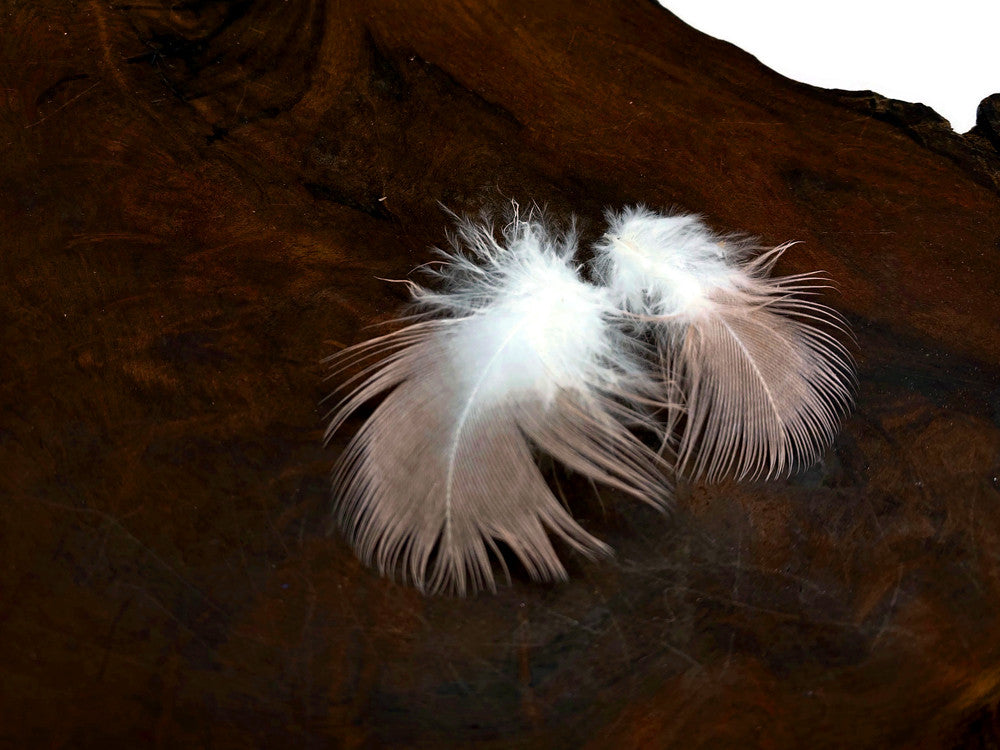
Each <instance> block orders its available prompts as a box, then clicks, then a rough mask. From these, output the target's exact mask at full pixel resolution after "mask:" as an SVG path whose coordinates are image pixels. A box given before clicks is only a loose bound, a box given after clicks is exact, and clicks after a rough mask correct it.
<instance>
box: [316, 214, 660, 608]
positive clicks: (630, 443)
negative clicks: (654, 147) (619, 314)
mask: <svg viewBox="0 0 1000 750" xmlns="http://www.w3.org/2000/svg"><path fill="white" fill-rule="evenodd" d="M452 244H453V248H452V251H451V252H448V253H443V255H444V261H443V262H442V263H441V264H440V265H438V266H437V267H436V270H434V271H432V273H434V274H435V275H436V276H438V277H439V280H440V282H441V284H442V285H443V289H442V290H441V291H436V292H435V291H430V290H428V289H425V288H423V287H420V286H418V285H416V284H412V283H411V290H412V291H413V294H414V297H415V299H416V301H417V303H418V306H419V309H420V311H421V313H422V316H421V317H419V318H418V320H417V322H414V323H412V324H411V325H409V326H407V327H406V328H403V329H402V330H400V331H397V332H395V333H390V334H388V335H385V336H382V337H380V338H377V339H374V340H372V341H368V342H365V343H362V344H358V345H356V346H354V347H351V348H350V349H347V350H345V351H344V352H341V353H340V354H338V355H336V356H335V357H334V358H333V359H334V366H335V367H336V368H337V369H338V370H343V369H344V368H358V367H360V371H359V372H358V373H357V374H356V375H355V376H354V378H353V379H352V380H350V381H348V386H347V387H349V388H351V390H350V391H349V393H348V394H347V395H346V397H345V398H344V399H343V400H342V401H341V402H340V403H339V404H338V405H337V406H336V407H335V409H334V412H333V414H332V419H331V422H330V425H329V428H328V431H327V435H328V437H329V436H330V435H332V434H333V432H334V431H335V430H337V429H338V428H339V427H340V426H341V425H342V424H343V423H344V421H345V420H346V419H347V418H348V416H349V415H350V414H352V413H353V412H354V411H356V410H357V409H358V408H359V407H361V406H362V405H363V404H365V403H366V402H368V401H370V400H372V399H376V398H381V399H382V400H381V402H380V403H379V404H378V406H377V407H376V408H375V410H374V412H373V413H372V415H371V416H370V417H369V418H368V420H367V421H366V422H365V423H364V424H363V425H362V426H361V428H360V429H359V431H358V432H357V433H356V434H355V435H354V437H353V438H352V439H351V441H350V443H349V444H348V446H347V448H346V449H345V451H344V453H343V454H342V456H341V458H340V460H339V463H338V466H337V467H336V469H335V471H334V481H333V486H334V495H335V498H336V507H337V517H338V519H339V522H340V524H341V526H342V528H343V530H344V532H345V534H346V536H347V538H348V539H349V540H350V541H351V542H352V544H353V546H354V547H355V549H356V551H357V553H358V555H359V557H361V559H362V560H364V561H365V562H367V563H369V564H374V565H375V566H376V567H377V568H378V569H379V570H380V571H381V572H383V573H386V572H389V573H391V572H399V573H401V575H402V576H403V578H404V579H408V580H410V581H412V582H413V583H415V584H416V585H417V586H418V587H419V588H420V589H422V590H424V591H431V592H436V591H441V590H452V591H454V592H456V593H458V594H465V593H467V592H470V591H475V590H477V589H479V588H483V587H487V588H491V589H492V588H493V587H494V586H495V584H494V580H493V574H492V564H491V557H492V558H494V559H496V560H497V561H498V562H499V563H500V564H501V565H503V559H502V557H501V555H500V554H499V547H498V542H500V543H503V544H505V545H506V546H507V547H509V549H510V550H512V551H513V553H514V554H515V555H516V556H517V557H518V558H519V559H520V560H521V562H522V563H523V564H524V566H525V568H526V569H527V571H528V573H529V574H530V575H531V576H532V577H533V578H535V579H541V580H551V579H562V578H565V575H566V573H565V569H564V568H563V565H562V563H561V562H560V561H559V558H558V556H557V554H556V552H555V550H554V549H553V547H552V543H551V541H550V539H549V533H552V534H554V535H555V536H557V537H559V538H561V539H562V540H563V541H565V542H566V543H567V544H569V545H570V546H572V547H574V548H575V549H577V550H579V551H580V552H582V553H584V554H585V555H591V556H593V555H597V554H601V553H607V552H608V548H607V546H606V545H604V544H603V543H602V542H601V541H599V540H598V539H596V538H594V537H593V536H591V535H590V534H588V533H587V532H586V531H585V530H584V529H583V528H581V527H580V526H579V524H577V523H576V521H574V520H573V518H572V517H571V516H570V515H569V513H568V512H567V510H566V509H565V508H564V507H563V505H561V504H560V503H559V501H558V500H557V499H556V498H555V497H554V495H553V494H552V492H551V491H550V489H549V487H548V486H547V484H546V483H545V481H544V479H543V477H542V475H541V473H540V471H539V469H538V467H537V466H536V464H535V461H534V457H533V450H534V449H536V448H537V449H538V450H540V451H542V452H544V453H547V454H549V455H551V456H552V457H553V458H555V459H557V460H558V461H560V462H562V463H563V464H565V465H566V466H568V467H569V468H571V469H573V470H575V471H577V472H579V473H581V474H584V475H586V476H588V477H591V478H593V479H596V480H598V481H600V482H603V483H605V484H608V485H611V486H613V487H617V488H618V489H620V490H622V491H624V492H626V493H628V494H630V495H632V496H634V497H636V498H638V499H640V500H643V501H645V502H648V503H652V504H654V505H657V506H662V505H664V503H665V502H666V500H667V497H668V492H669V486H668V483H667V480H666V479H665V476H664V473H663V471H662V468H663V460H662V459H661V458H659V457H658V456H657V455H656V453H655V452H654V451H651V450H649V449H648V448H647V447H646V446H644V445H643V443H642V442H641V441H639V440H638V439H637V438H636V437H635V436H634V435H632V434H631V433H630V432H629V430H628V429H627V427H626V426H625V425H628V424H632V423H635V422H637V421H638V422H642V421H644V419H645V418H644V417H643V414H642V409H641V408H639V407H637V404H641V403H643V402H644V401H645V400H648V399H649V398H650V394H651V392H652V391H653V387H654V384H653V383H652V382H651V380H650V378H649V376H648V375H647V374H646V373H645V371H644V368H643V365H642V364H641V363H640V362H639V361H638V360H637V359H636V358H634V357H633V355H632V354H631V352H632V351H633V350H634V345H633V344H632V343H630V342H629V341H628V339H627V338H626V337H625V336H624V334H623V333H622V332H621V330H620V327H619V326H616V325H615V323H614V320H613V307H612V305H611V304H610V301H609V298H608V292H607V290H605V289H603V288H599V287H596V286H593V285H590V284H587V283H586V282H584V281H582V280H581V279H580V277H579V275H578V272H577V269H576V268H575V267H574V266H573V265H572V257H573V254H574V252H575V247H576V239H575V236H574V235H573V234H572V233H570V234H569V235H567V236H565V237H561V238H552V237H550V235H549V234H548V232H547V231H546V229H545V228H544V227H543V226H542V225H541V224H540V223H539V222H537V221H532V220H527V221H523V220H518V219H516V220H515V221H513V222H512V223H511V224H510V225H509V226H508V227H507V228H506V229H505V230H504V242H503V244H501V243H499V242H498V241H497V240H496V239H495V237H494V234H493V232H492V231H491V230H490V229H489V228H488V227H486V226H482V225H478V224H474V223H472V222H469V221H464V222H461V223H460V224H459V230H458V235H457V237H456V238H455V240H454V241H453V243H452Z"/></svg>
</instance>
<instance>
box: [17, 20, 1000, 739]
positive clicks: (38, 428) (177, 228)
mask: <svg viewBox="0 0 1000 750" xmlns="http://www.w3.org/2000/svg"><path fill="white" fill-rule="evenodd" d="M0 27H2V33H0V149H2V154H3V158H2V161H0V220H2V239H0V250H2V255H0V284H2V286H0V309H2V313H0V320H3V339H2V346H0V363H2V364H0V373H2V385H0V388H2V402H0V406H2V415H3V416H2V417H0V674H2V679H0V747H12V748H14V747H17V748H20V747H29V746H37V747H41V746H44V747H95V748H96V747H100V748H108V747H146V746H159V747H198V746H218V747H253V746H258V747H264V746H269V747H330V746H333V747H337V746H344V747H378V746H396V747H398V746H408V745H423V746H427V747H442V746H456V745H461V744H464V743H467V742H469V741H472V740H478V741H482V742H483V743H484V744H485V746H492V747H507V746H510V745H512V744H518V745H523V746H535V747H546V748H553V747H556V748H558V747H592V748H605V747H609V748H610V747H614V748H632V747H634V748H640V747H641V748H649V747H654V748H655V747H684V748H693V747H726V746H730V747H746V746H754V745H759V746H763V747H771V748H783V747H795V746H798V747H820V748H821V747H897V746H898V747H926V748H938V747H963V746H971V747H995V746H996V744H997V743H998V742H1000V719H998V718H997V701H998V699H1000V605H998V601H1000V558H998V553H1000V509H998V501H1000V478H998V472H1000V366H998V361H1000V359H998V353H1000V305H998V291H997V289H998V286H1000V239H998V238H1000V193H998V184H1000V178H998V176H997V175H998V174H1000V171H998V164H1000V159H998V156H997V152H996V151H995V150H994V149H995V146H996V144H997V143H1000V140H997V130H996V124H997V118H996V106H995V104H996V103H995V102H994V104H993V106H992V107H984V108H983V109H982V110H981V114H982V118H981V124H980V127H979V128H978V129H977V132H976V133H974V134H972V135H970V136H968V137H964V138H963V137H962V136H958V135H955V134H953V133H951V132H950V131H948V130H947V128H946V127H944V126H943V125H942V124H941V123H940V122H936V121H935V119H934V117H932V116H928V115H927V113H926V112H924V111H922V110H919V108H917V109H914V108H912V107H906V106H904V105H901V104H900V103H894V102H886V101H885V100H883V99H881V98H879V97H877V96H875V95H867V94H864V95H849V94H837V93H830V92H820V91H816V90H813V89H810V88H808V87H806V86H802V85H798V84H793V83H791V82H789V81H787V80H784V79H782V78H781V77H779V76H777V75H776V74H774V73H771V72H770V71H768V70H766V69H764V68H763V67H762V66H760V65H759V64H758V63H757V62H756V61H755V60H754V59H753V58H751V57H749V56H748V55H746V54H744V53H743V52H741V51H739V50H738V49H736V48H734V47H731V46H729V45H726V44H723V43H720V42H717V41H714V40H712V39H709V38H707V37H704V36H702V35H700V34H699V33H697V32H694V31H692V30H691V29H689V28H687V27H686V26H684V25H683V24H682V23H680V22H679V21H678V20H677V19H675V18H674V17H673V16H671V15H670V14H669V13H667V12H666V11H664V10H662V9H660V8H659V7H658V6H656V5H655V4H653V3H651V2H643V1H641V0H633V1H629V2H626V1H624V0H623V1H622V2H614V3H606V2H581V1H580V0H553V1H552V2H545V3H534V2H512V3H499V2H496V3H489V2H472V1H471V0H467V1H466V2H461V1H460V0H434V1H433V2H430V1H429V2H420V3H417V2H404V1H403V0H396V1H395V2H393V1H391V0H354V1H351V0H343V1H342V2H335V1H334V0H228V1H223V0H216V1H214V2H207V1H206V2H197V3H195V2H192V3H175V2H172V1H170V0H148V1H147V2H143V3H139V4H122V3H117V2H111V0H69V1H67V0H0ZM991 118H992V119H991ZM991 128H992V129H991ZM510 199H516V200H519V201H521V202H522V203H527V202H529V201H532V200H534V201H537V202H539V203H541V204H545V205H547V206H548V207H549V208H550V209H551V210H552V211H554V212H557V213H569V212H575V213H576V214H578V215H579V216H580V217H581V220H582V221H583V222H584V229H585V236H588V237H593V236H595V234H596V233H597V232H599V231H600V226H601V224H600V222H601V214H602V210H603V209H604V207H605V206H620V205H624V204H627V203H633V202H644V203H647V204H650V205H654V206H671V205H677V206H681V207H683V208H686V209H688V210H691V211H697V212H701V213H703V214H704V215H705V216H706V217H707V219H708V221H709V223H710V224H712V225H713V226H714V227H716V228H718V229H720V230H734V229H739V230H744V231H747V232H750V233H753V234H757V235H759V236H760V237H761V238H762V239H763V241H765V242H767V243H769V244H775V243H778V242H782V241H785V240H790V239H798V240H801V241H802V244H800V245H798V246H796V248H795V249H794V250H793V251H791V252H789V253H788V254H787V255H786V256H785V258H784V259H783V261H782V264H781V266H780V268H779V270H780V271H783V272H786V273H787V272H796V271H805V270H814V269H824V270H826V271H827V272H828V273H829V274H830V276H831V277H832V278H833V279H834V280H835V281H836V282H837V284H838V286H839V293H838V294H833V295H831V296H830V297H829V298H828V299H827V300H826V301H827V302H829V303H830V304H832V305H834V306H835V307H837V308H838V309H840V310H841V311H843V312H844V313H845V314H846V315H847V316H848V317H849V319H850V320H851V323H852V324H853V325H854V327H855V329H856V331H857V334H858V346H857V353H858V360H859V363H860V382H861V385H860V392H859V396H858V404H857V408H856V410H855V412H854V414H853V415H852V416H851V417H850V418H849V420H848V421H847V423H846V425H845V428H844V430H843V432H842V434H841V435H840V437H839V438H838V440H837V441H836V444H835V446H834V447H833V449H831V450H830V451H829V452H828V453H827V455H826V457H825V458H824V460H823V462H822V464H821V465H819V466H817V467H815V468H813V469H812V470H810V471H808V472H806V473H805V474H803V475H800V476H797V477H795V478H793V479H791V480H788V481H776V482H770V483H761V484H756V485H722V486H715V487H703V486H698V485H694V486H691V485H682V486H681V487H680V488H679V491H678V496H677V501H676V512H675V514H674V515H673V517H671V518H662V517H660V516H657V515H656V514H654V513H652V512H650V511H648V510H645V509H643V508H639V507H636V506H635V504H632V503H629V502H627V501H626V500H624V499H623V498H622V497H620V496H615V495H614V494H613V493H603V494H602V496H601V498H600V499H597V498H595V497H594V496H593V494H592V493H591V491H590V490H589V488H588V487H587V486H586V484H585V483H581V482H579V481H578V480H574V479H573V478H567V477H561V478H560V481H561V482H563V484H564V486H565V487H566V488H568V492H569V494H570V496H571V502H572V505H573V510H574V512H575V513H576V514H577V516H578V517H580V518H582V519H584V523H585V525H586V526H587V528H589V529H591V530H593V531H594V532H595V533H597V534H598V535H599V536H601V537H602V538H603V539H605V540H607V541H609V542H610V543H612V544H613V545H614V547H615V548H616V550H617V556H616V557H615V558H614V559H613V560H610V561H603V562H598V563H588V562H586V561H583V560H581V559H579V558H573V557H572V555H569V558H570V559H569V564H570V567H571V574H572V576H573V580H572V582H571V583H569V584H567V585H560V586H539V585H532V584H530V583H528V582H526V581H525V580H523V579H517V578H515V580H514V582H513V584H512V585H511V586H509V587H506V588H503V589H502V590H501V591H500V593H499V594H498V595H496V596H480V597H479V598H476V599H472V600H465V601H456V600H453V599H447V598H434V599H426V598H424V597H421V596H420V595H419V594H418V593H416V592H415V591H413V590H412V589H409V588H406V587H402V586H398V585H395V584H393V583H391V582H389V581H386V580H384V579H380V578H378V577H377V576H375V575H374V574H373V573H371V572H370V571H368V570H367V569H364V568H362V567H361V566H360V565H359V564H358V563H357V562H356V560H355V558H354V557H353V555H352V554H351V552H350V550H349V549H348V548H347V547H346V545H345V544H344V543H343V541H342V540H341V539H340V537H339V536H337V535H336V534H333V535H328V534H327V533H326V532H327V522H328V520H329V511H330V499H329V497H328V494H327V493H328V489H327V475H328V471H329V469H330V467H331V465H332V462H333V460H334V458H335V455H336V450H337V448H338V447H339V446H340V445H342V442H340V443H338V444H337V445H334V446H333V447H332V448H330V449H324V448H323V447H322V445H321V435H322V428H323V422H322V415H323V409H322V408H321V407H320V406H319V405H318V404H319V401H320V399H321V398H322V397H323V396H324V395H325V394H326V393H327V392H328V391H329V390H330V388H331V384H330V383H324V382H323V376H324V370H323V367H322V366H321V364H320V360H321V358H323V357H324V356H326V355H328V354H330V353H332V352H333V351H336V350H337V349H338V348H339V347H341V346H343V345H346V344H349V343H353V342H356V341H359V340H361V339H363V338H365V337H367V336H368V335H369V334H368V332H366V330H365V329H364V327H365V326H366V325H368V324H370V323H373V322H377V321H380V320H384V319H386V318H387V317H389V316H390V315H391V314H392V313H394V312H395V311H396V310H397V309H398V307H399V306H400V304H401V303H402V302H403V301H404V300H405V290H404V289H403V288H402V287H401V285H394V284H390V283H387V282H385V281H381V280H380V279H379V277H381V278H402V277H404V276H405V275H406V274H407V273H409V272H410V270H411V269H412V268H413V267H415V266H417V265H418V264H420V263H423V262H424V261H426V260H428V259H429V258H430V257H431V256H430V253H429V250H428V247H429V246H430V245H433V244H436V243H440V242H442V241H443V239H444V230H445V228H446V225H447V218H446V216H445V215H444V213H443V212H442V210H441V208H440V207H439V205H438V204H439V202H441V203H444V204H446V205H447V206H448V207H450V208H452V209H455V210H458V211H475V210H477V209H478V208H479V207H480V206H481V205H483V204H484V203H491V202H492V203H493V204H496V203H502V202H504V201H507V200H510ZM588 233H589V234H588Z"/></svg>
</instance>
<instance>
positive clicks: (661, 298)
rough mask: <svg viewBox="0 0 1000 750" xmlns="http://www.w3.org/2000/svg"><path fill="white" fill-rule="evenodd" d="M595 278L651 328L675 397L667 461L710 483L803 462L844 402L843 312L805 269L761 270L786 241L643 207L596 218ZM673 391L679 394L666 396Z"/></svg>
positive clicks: (848, 395)
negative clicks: (601, 221)
mask: <svg viewBox="0 0 1000 750" xmlns="http://www.w3.org/2000/svg"><path fill="white" fill-rule="evenodd" d="M608 224H609V226H608V231H607V233H606V234H605V235H604V237H603V238H602V239H601V240H600V241H599V242H598V243H597V244H596V246H595V247H594V252H595V257H594V261H593V264H594V271H595V275H596V276H597V277H598V278H599V279H600V280H601V281H603V283H604V284H606V285H607V288H608V289H609V291H610V293H611V295H612V298H613V299H614V300H615V302H616V303H617V304H619V305H620V306H621V307H622V308H623V309H624V310H627V311H628V312H630V313H632V314H633V315H634V316H635V320H636V324H635V325H636V326H637V327H638V328H640V329H642V330H643V331H645V332H646V333H647V334H650V335H652V337H653V338H654V339H655V341H656V346H657V349H658V352H659V356H660V362H661V368H662V374H663V378H664V382H665V383H666V384H667V387H668V388H670V389H672V390H671V394H672V395H673V397H674V398H675V399H678V400H683V401H684V402H685V411H686V420H685V421H684V424H683V426H682V427H681V430H680V435H679V438H678V440H679V444H678V447H677V468H678V470H679V471H683V472H686V473H689V474H690V475H692V476H694V477H700V476H704V477H705V478H707V479H708V480H718V479H720V478H722V477H724V476H735V477H736V478H740V479H742V478H751V479H754V478H767V477H774V476H779V475H783V474H787V473H790V472H791V471H792V469H793V468H795V467H796V466H797V465H801V464H805V463H809V462H812V461H814V460H815V459H816V458H817V457H818V455H819V454H820V453H821V452H822V451H823V450H824V449H825V448H826V447H827V446H828V445H829V443H830V442H831V441H832V439H833V437H834V435H835V434H836V431H837V429H838V425H839V422H840V420H841V418H842V417H843V415H844V413H845V412H846V410H847V409H848V408H849V405H850V403H851V400H852V391H853V384H854V368H853V362H852V359H851V356H850V354H849V352H848V351H847V349H846V348H845V347H844V346H843V344H841V343H840V341H839V340H838V339H837V337H836V335H835V334H836V333H837V332H838V331H839V332H840V333H847V328H846V324H845V322H844V321H843V319H842V318H841V317H840V316H839V315H838V314H837V313H836V312H834V311H833V310H831V309H830V308H828V307H826V306H825V305H822V304H821V303H819V302H817V301H815V300H814V299H812V297H813V296H814V295H815V294H816V293H817V292H818V291H819V290H820V289H822V288H823V287H822V285H821V283H820V277H819V276H818V275H817V274H811V273H806V274H798V275H794V276H785V277H779V278H768V275H769V274H770V272H771V270H772V268H773V266H774V264H775V262H776V261H777V260H778V258H779V257H780V256H781V254H782V253H783V252H784V251H785V250H786V249H787V248H788V247H789V246H790V244H791V243H789V244H786V245H781V246H779V247H775V248H773V249H770V250H767V251H766V252H763V253H761V254H759V255H756V256H755V257H754V256H753V255H752V251H753V250H754V249H755V248H754V247H753V245H752V243H750V242H748V241H747V240H745V239H741V238H739V237H736V236H720V235H716V234H714V233H713V232H712V231H711V230H710V229H708V227H706V226H705V224H704V223H703V222H702V221H701V220H700V219H699V218H698V217H697V216H691V215H684V214H674V215H662V214H657V213H654V212H652V211H650V210H648V209H646V208H643V207H641V206H640V207H635V208H628V209H625V210H623V211H621V212H618V213H610V214H609V215H608ZM678 391H679V392H678Z"/></svg>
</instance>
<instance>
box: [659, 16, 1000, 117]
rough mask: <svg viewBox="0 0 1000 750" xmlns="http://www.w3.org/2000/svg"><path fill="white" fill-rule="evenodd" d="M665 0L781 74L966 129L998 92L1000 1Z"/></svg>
mask: <svg viewBox="0 0 1000 750" xmlns="http://www.w3.org/2000/svg"><path fill="white" fill-rule="evenodd" d="M660 3H661V4H662V5H664V6H665V7H666V8H668V9H669V10H670V11H671V12H672V13H674V14H675V15H677V16H679V17H680V18H681V19H683V20H684V21H685V22H686V23H687V24H688V25H690V26H693V27H695V28H696V29H698V30H700V31H703V32H705V33H706V34H708V35H709V36H714V37H717V38H719V39H724V40H725V41H727V42H732V43H733V44H735V45H736V46H737V47H740V48H741V49H743V50H745V51H747V52H749V53H750V54H751V55H753V56H754V57H756V58H757V59H758V60H760V61H761V62H762V63H764V64H765V65H767V66H768V67H769V68H771V69H773V70H775V71H777V72H778V73H781V74H782V75H783V76H786V77H788V78H792V79H794V80H796V81H802V82H803V83H810V84H813V85H814V86H821V87H824V88H837V89H848V90H862V89H870V90H872V91H876V92H878V93H879V94H882V95H884V96H887V97H889V98H891V99H902V100H903V101H908V102H921V103H923V104H926V105H927V106H929V107H931V108H932V109H934V110H935V111H936V112H937V113H938V114H940V115H941V116H942V117H944V118H945V119H946V120H948V121H949V122H950V123H951V125H952V127H953V128H954V129H955V130H956V131H957V132H959V133H964V132H965V131H967V130H969V129H970V128H972V126H973V125H975V121H976V107H977V106H978V105H979V102H980V101H981V100H982V99H983V98H985V97H986V96H988V95H990V94H993V93H997V92H1000V0H938V1H936V2H922V1H921V0H911V2H905V1H904V0H867V2H865V1H863V0H799V2H791V1H790V0H746V1H745V2H738V1H736V0H660Z"/></svg>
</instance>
